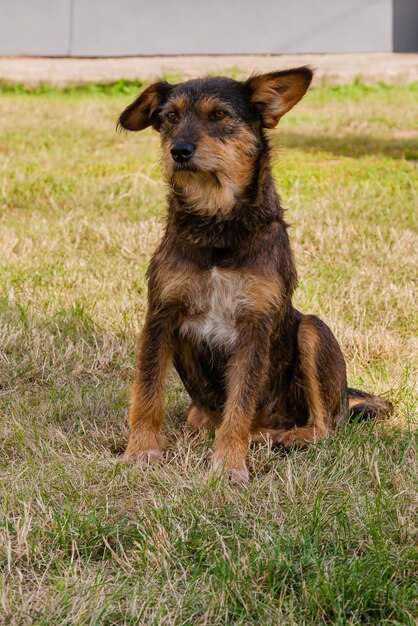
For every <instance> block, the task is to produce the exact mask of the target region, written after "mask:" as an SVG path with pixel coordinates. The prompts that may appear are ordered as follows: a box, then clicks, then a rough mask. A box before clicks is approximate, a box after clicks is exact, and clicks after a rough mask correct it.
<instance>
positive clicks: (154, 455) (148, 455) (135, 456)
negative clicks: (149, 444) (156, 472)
mask: <svg viewBox="0 0 418 626" xmlns="http://www.w3.org/2000/svg"><path fill="white" fill-rule="evenodd" d="M162 458H163V453H162V452H161V450H158V449H155V450H139V451H138V452H128V451H127V452H125V454H124V455H123V461H124V462H125V463H132V464H136V465H140V466H141V467H149V466H150V465H154V463H158V462H159V461H161V460H162Z"/></svg>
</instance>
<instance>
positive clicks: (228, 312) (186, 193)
mask: <svg viewBox="0 0 418 626" xmlns="http://www.w3.org/2000/svg"><path fill="white" fill-rule="evenodd" d="M312 76H313V73H312V70H311V69H310V68H309V67H306V66H305V67H299V68H295V69H291V70H285V71H277V72H271V73H266V74H259V75H252V76H251V77H250V78H249V79H248V80H246V81H244V82H240V81H236V80H232V79H230V78H227V77H207V78H202V79H194V80H189V81H187V82H183V83H179V84H174V85H171V84H168V83H167V82H165V81H159V82H156V83H154V84H152V85H150V86H149V87H148V88H147V89H145V91H143V93H141V94H140V95H139V97H138V98H137V99H136V100H135V101H134V102H133V103H132V104H130V105H129V106H128V107H127V108H126V109H125V110H124V111H123V112H122V114H121V115H120V117H119V121H118V125H119V127H120V128H122V129H126V130H129V131H140V130H142V129H144V128H147V127H149V126H152V127H153V128H154V129H155V130H156V131H158V132H159V133H160V137H161V149H162V169H163V172H164V177H165V180H166V181H167V184H168V189H169V191H168V213H167V221H166V228H165V232H164V235H163V238H162V241H161V243H160V244H159V246H158V248H157V250H156V251H155V253H154V255H153V256H152V259H151V262H150V265H149V268H148V273H147V277H148V310H147V314H146V319H145V323H144V326H143V329H142V333H141V336H140V339H139V349H138V356H137V368H136V374H135V379H134V383H133V389H132V397H131V404H130V413H129V423H130V438H129V442H128V446H127V450H126V453H125V454H126V458H127V459H133V460H137V461H138V462H140V463H147V464H148V463H150V462H153V461H156V460H158V459H160V458H161V456H162V448H163V437H162V434H161V426H162V423H163V420H164V406H163V405H164V402H163V400H164V382H165V376H166V372H167V368H168V366H169V364H170V363H173V364H174V367H175V369H176V370H177V372H178V375H179V377H180V379H181V381H182V382H183V384H184V387H185V388H186V390H187V392H188V394H189V395H190V397H191V400H192V404H191V406H190V408H189V410H188V416H187V422H188V424H189V425H190V426H191V427H192V428H194V429H202V428H206V429H210V430H213V431H215V451H214V455H213V469H214V471H219V470H221V471H222V472H225V473H226V474H227V475H228V476H229V478H230V479H231V480H232V481H234V482H237V483H247V482H248V479H249V476H248V471H247V467H246V454H247V449H248V445H249V442H250V441H251V440H253V441H259V440H262V439H265V438H271V440H272V442H273V443H274V444H282V445H283V446H286V447H291V446H300V447H302V446H306V445H308V444H309V443H310V442H318V441H320V440H322V439H323V438H324V437H326V436H328V435H330V434H331V433H332V432H333V431H334V430H335V429H336V428H337V427H338V426H339V425H340V424H341V423H342V422H343V421H344V420H346V419H348V418H349V417H350V416H355V415H362V416H363V417H364V418H374V417H377V416H383V415H385V414H389V413H390V412H391V410H392V406H391V404H390V403H389V402H387V401H386V400H384V399H382V398H379V397H377V396H374V395H371V394H368V393H365V392H362V391H359V390H356V389H351V388H348V387H347V377H346V366H345V361H344V357H343V354H342V352H341V349H340V347H339V345H338V343H337V340H336V339H335V337H334V335H333V334H332V332H331V330H330V329H329V328H328V326H327V325H326V324H325V323H324V322H322V321H321V320H320V319H318V318H317V317H316V316H314V315H304V314H302V313H300V312H299V311H297V310H296V309H294V308H293V306H292V295H293V292H294V290H295V287H296V283H297V275H296V269H295V264H294V260H293V255H292V251H291V247H290V244H289V238H288V233H287V224H286V223H285V221H284V215H283V209H282V207H281V205H280V200H279V197H278V195H277V193H276V190H275V186H274V182H273V177H272V172H271V163H270V150H269V143H268V138H267V135H266V129H271V128H274V127H275V126H276V125H277V123H278V122H279V120H280V118H281V117H282V116H283V115H284V114H285V113H287V112H288V111H289V110H290V109H291V108H292V107H293V106H294V105H295V104H296V103H297V102H298V101H299V100H300V99H301V98H302V97H303V96H304V94H305V93H306V91H307V89H308V87H309V85H310V83H311V80H312Z"/></svg>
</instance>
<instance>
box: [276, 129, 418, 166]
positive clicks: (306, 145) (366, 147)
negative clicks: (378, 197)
mask: <svg viewBox="0 0 418 626" xmlns="http://www.w3.org/2000/svg"><path fill="white" fill-rule="evenodd" d="M411 134H412V133H411ZM272 145H273V146H274V147H275V148H281V147H286V148H301V149H302V150H305V151H306V152H312V153H316V152H328V153H330V154H333V155H335V156H345V157H360V156H367V155H372V154H377V155H381V156H386V157H389V158H392V159H406V160H411V161H414V160H418V137H417V138H413V137H412V138H409V137H408V138H399V139H396V138H393V139H380V138H378V137H374V136H372V135H358V136H355V135H346V136H342V137H335V136H327V135H308V134H307V133H306V132H302V131H301V132H297V131H288V130H284V131H281V132H279V133H278V134H277V135H274V137H273V138H272Z"/></svg>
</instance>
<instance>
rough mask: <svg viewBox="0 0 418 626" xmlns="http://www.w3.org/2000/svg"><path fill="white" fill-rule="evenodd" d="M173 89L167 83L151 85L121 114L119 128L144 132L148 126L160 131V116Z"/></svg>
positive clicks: (161, 82)
mask: <svg viewBox="0 0 418 626" xmlns="http://www.w3.org/2000/svg"><path fill="white" fill-rule="evenodd" d="M172 87H173V86H172V85H169V84H168V83H167V82H165V81H159V82H157V83H154V84H152V85H150V86H149V87H148V88H147V89H145V91H143V92H142V93H141V94H140V95H139V96H138V98H137V99H136V100H134V101H133V102H132V104H130V105H129V106H128V107H126V109H125V110H124V111H123V112H122V113H121V115H120V117H119V120H118V127H121V128H126V130H143V129H144V128H147V126H152V127H153V128H155V130H159V129H160V119H159V115H158V114H159V112H160V109H161V107H162V106H163V104H164V102H165V101H166V100H167V97H168V94H169V93H170V90H171V89H172Z"/></svg>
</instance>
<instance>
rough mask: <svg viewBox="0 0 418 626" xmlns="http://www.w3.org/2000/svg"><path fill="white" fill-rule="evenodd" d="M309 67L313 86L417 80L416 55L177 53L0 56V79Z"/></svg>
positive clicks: (71, 79) (63, 80)
mask: <svg viewBox="0 0 418 626" xmlns="http://www.w3.org/2000/svg"><path fill="white" fill-rule="evenodd" d="M306 64H308V65H311V66H312V67H313V68H315V77H314V84H323V83H326V84H327V85H339V84H345V83H349V82H353V81H355V80H357V79H361V80H362V82H364V83H366V84H376V83H378V82H379V81H381V82H386V83H399V84H408V83H411V82H412V81H414V80H417V76H418V54H417V53H408V54H401V53H399V52H397V53H393V52H369V53H361V54H359V53H358V52H350V53H340V54H279V55H274V54H266V55H257V56H254V55H250V54H245V55H232V54H230V55H211V56H208V55H207V56H205V55H193V56H190V55H182V56H146V57H113V58H45V57H0V81H1V80H6V81H12V82H20V83H23V84H25V85H31V86H35V85H39V84H42V83H48V84H53V85H55V86H61V87H64V86H68V85H74V84H75V85H80V84H82V83H92V82H97V83H107V82H114V81H117V80H119V79H125V80H135V79H137V78H139V77H141V78H142V79H147V80H154V79H155V77H156V76H161V75H171V76H176V77H178V78H185V79H186V78H195V77H196V76H202V75H204V74H206V73H212V74H213V73H215V74H222V73H224V72H225V71H228V73H229V74H233V75H234V76H238V77H240V78H241V77H243V76H247V75H249V74H250V73H251V72H266V71H272V70H277V69H287V68H289V67H299V66H300V65H306Z"/></svg>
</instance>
